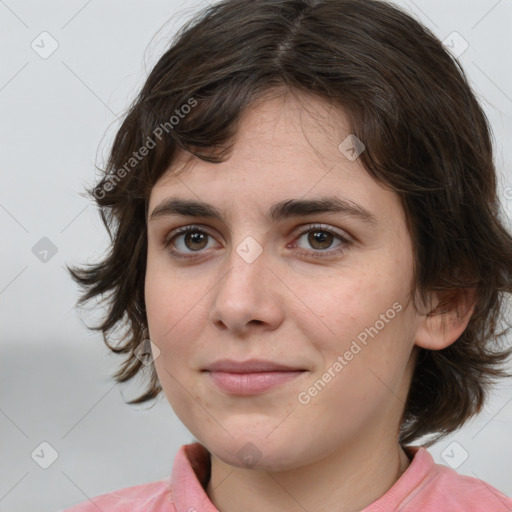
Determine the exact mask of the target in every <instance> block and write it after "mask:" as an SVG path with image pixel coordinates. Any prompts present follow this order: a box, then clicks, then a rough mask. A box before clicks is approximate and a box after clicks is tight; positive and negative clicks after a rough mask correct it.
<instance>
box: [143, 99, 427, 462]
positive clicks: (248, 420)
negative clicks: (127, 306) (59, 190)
mask: <svg viewBox="0 0 512 512" xmlns="http://www.w3.org/2000/svg"><path fill="white" fill-rule="evenodd" d="M347 126H348V125H347V123H346V118H345V117H344V115H343V113H342V112H341V111H339V110H334V109H329V107H328V106H326V105H325V104H324V103H323V102H322V101H321V100H319V99H316V98H314V97H302V98H301V99H300V102H299V101H298V99H297V98H296V97H292V96H288V97H286V98H268V99H267V100H265V101H263V102H261V103H259V104H258V105H256V106H253V107H252V108H250V109H248V110H246V111H245V113H244V115H243V117H242V120H241V125H240V130H239V133H238V137H237V142H236V145H235V146H234V150H233V153H232V154H231V156H230V158H229V159H228V160H227V161H225V162H224V163H221V164H212V163H208V162H204V161H201V160H199V159H196V158H194V159H193V160H192V161H190V162H189V163H188V164H187V166H186V167H183V165H184V163H185V160H178V161H176V162H175V163H174V164H173V166H172V168H171V169H169V171H168V172H167V174H165V175H164V176H163V177H162V178H161V179H160V180H159V181H158V182H157V183H156V185H155V186H154V188H153V190H152V192H151V197H150V203H149V220H148V253H147V256H148V258H147V272H146V282H145V300H146V309H147V317H148V324H149V333H150V338H151V341H152V342H153V343H154V345H156V347H158V349H159V350H160V354H159V355H158V357H157V358H156V359H155V366H156V370H157V373H158V377H159V379H160V383H161V385H162V388H163V391H164V393H165V395H166V397H167V399H168V400H169V403H170V404H171V406H172V408H173V409H174V411H175V413H176V414H177V416H178V417H179V418H180V419H181V421H182V422H183V423H184V425H185V426H186V427H187V428H188V429H189V431H190V432H191V433H192V434H193V435H194V436H195V438H196V439H197V440H198V441H200V442H201V443H202V444H203V445H205V446H206V447H207V448H208V450H209V451H210V452H212V453H213V454H214V455H216V456H217V457H218V458H220V459H221V460H223V461H224V462H225V463H227V464H231V465H234V466H238V467H244V465H245V466H247V464H248V460H250V461H251V462H250V463H251V464H252V467H254V468H261V469H269V468H272V469H284V468H293V467H299V466H302V465H305V464H307V463H309V462H312V461H315V460H319V459H320V458H322V457H325V456H328V455H330V454H334V453H335V452H336V451H338V450H343V449H346V448H347V447H349V446H350V447H354V446H360V447H363V446H366V447H368V448H370V447H372V446H374V445H375V444H376V443H378V442H380V441H379V440H382V438H383V436H388V437H389V438H390V439H393V441H394V442H395V444H396V435H397V431H398V425H399V419H400V415H401V412H402V410H403V407H404V402H405V399H406V395H407V390H408V386H409V381H410V377H411V375H412V368H413V354H414V353H415V352H414V351H413V348H414V338H415V332H416V330H417V328H418V325H419V316H418V315H417V314H416V312H415V310H414V308H413V306H412V303H411V302H410V288H411V283H412V270H413V252H412V245H411V239H410V236H409V233H408V231H407V228H406V219H405V216H404V212H403V210H402V207H401V205H400V202H399V199H398V196H397V195H396V194H395V193H394V192H391V191H389V190H386V189H385V188H383V187H382V186H381V185H379V184H378V183H377V182H376V181H375V180H374V179H373V178H372V177H370V175H369V174H368V173H367V172H366V171H365V169H364V167H363V166H362V164H361V162H360V160H359V158H356V159H354V154H353V153H351V152H345V153H344V152H343V151H341V150H340V149H339V145H340V143H341V142H342V141H344V140H345V139H346V137H347V136H348V135H349V134H350V132H349V131H348V128H347ZM363 142H364V141H363ZM343 148H345V146H342V149H343ZM178 169H180V170H182V172H180V173H177V172H176V171H177V170H178ZM170 199H174V200H181V201H194V202H203V203H207V205H209V207H210V209H212V208H214V209H215V210H216V211H217V213H218V217H215V216H213V217H212V216H210V215H209V213H211V212H209V211H207V210H206V209H202V210H201V209H197V208H196V209H192V208H190V205H189V207H186V205H185V206H183V205H182V206H181V207H177V203H174V205H173V206H172V205H170V204H167V207H166V206H165V204H166V202H168V201H169V200H170ZM323 199H325V200H326V201H325V202H323V203H320V205H318V204H316V207H313V206H315V204H314V202H315V201H320V200H323ZM292 201H293V202H294V203H295V202H297V203H296V207H293V208H292V207H291V202H292ZM283 202H285V203H284V207H283ZM286 202H288V203H286ZM334 203H336V204H337V205H338V208H332V207H330V206H328V205H331V206H332V204H334ZM286 204H288V207H286ZM275 205H281V208H279V207H275ZM308 205H309V206H308ZM157 210H159V213H157ZM271 213H273V215H272V216H271ZM152 214H153V218H151V217H152ZM184 229H188V230H189V231H188V232H183V230H184ZM180 230H181V232H180ZM221 359H229V360H232V361H235V362H246V361H249V360H255V359H257V360H265V361H267V362H270V363H275V364H279V365H285V366H287V367H288V369H294V370H295V371H283V368H280V371H269V370H272V368H270V369H269V368H267V369H264V368H262V369H261V370H262V371H261V372H258V373H254V370H255V369H254V368H253V369H252V370H253V372H252V374H251V373H247V370H246V373H245V374H240V373H239V374H237V375H234V374H233V371H232V370H231V371H227V372H220V371H217V372H216V371H205V369H207V368H208V367H210V365H212V364H213V363H215V362H218V361H219V360H221ZM225 369H226V368H225ZM273 369H274V370H276V369H279V368H273ZM227 370H229V369H227Z"/></svg>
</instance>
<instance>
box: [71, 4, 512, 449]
mask: <svg viewBox="0 0 512 512" xmlns="http://www.w3.org/2000/svg"><path fill="white" fill-rule="evenodd" d="M276 87H281V88H283V87H284V88H288V89H289V90H291V91H297V92H302V93H308V94H312V95H315V96H317V97H318V98H321V99H323V100H325V101H326V102H328V103H329V104H331V105H333V106H334V107H336V106H338V107H339V108H340V110H341V109H342V110H343V112H344V113H345V114H346V116H347V119H348V121H349V124H350V130H349V131H350V133H352V134H355V135H356V136H357V138H358V139H359V140H361V141H363V143H364V145H365V150H364V151H363V152H362V153H361V154H360V155H359V160H360V162H361V164H362V165H363V166H364V168H365V169H366V170H367V172H368V173H369V175H370V176H372V178H373V179H375V180H376V181H377V182H379V183H380V184H382V185H385V186H386V187H388V188H389V189H390V190H392V191H394V192H395V193H396V194H398V196H399V197H400V200H401V204H402V207H403V211H404V214H405V217H406V219H407V223H408V228H409V233H410V236H411V240H412V247H413V253H414V268H413V282H412V284H413V290H414V292H415V294H414V299H415V303H416V304H417V305H418V307H419V309H421V307H420V305H421V304H422V303H423V302H427V301H426V300H422V299H426V298H427V293H428V292H431V291H436V292H438V293H439V294H440V297H442V302H441V303H440V304H437V309H436V311H430V310H428V311H425V314H430V315H431V316H434V315H435V314H439V316H440V318H441V317H442V312H443V311H444V310H446V309H450V308H453V307H455V308H456V307H457V304H458V303H457V298H458V297H460V290H473V291H474V296H475V305H474V310H473V313H472V316H471V320H470V321H469V323H468V326H467V328H466V329H465V330H464V332H463V333H462V335H461V336H460V338H459V339H458V340H456V341H455V342H454V343H452V344H451V345H449V346H448V347H446V348H443V349H441V350H430V349H425V348H422V347H420V348H419V350H418V358H417V362H416V367H415V370H414V375H413V377H412V382H411V388H410V393H409V396H408V398H407V403H406V405H405V410H404V415H403V421H402V426H401V432H400V439H401V442H402V443H410V442H412V441H414V440H416V439H418V438H420V437H421V436H423V435H424V434H431V433H436V434H438V437H439V436H440V435H445V434H447V433H450V432H452V431H454V430H456V429H457V428H459V427H460V426H461V425H462V424H463V423H464V421H466V420H467V419H468V418H470V417H471V416H472V415H474V414H476V413H477V412H478V411H479V410H480V409H481V407H482V405H483V403H484V398H485V391H486V389H487V387H488V384H489V382H490V379H491V378H492V377H497V376H502V375H504V372H503V371H502V370H500V368H499V364H500V363H501V362H502V361H503V360H504V359H505V357H506V356H507V355H508V354H509V352H508V351H497V350H496V347H495V346H494V345H493V343H494V338H495V337H496V336H497V335H498V334H499V329H500V325H499V320H500V313H501V312H502V310H503V293H505V292H510V291H511V290H512V280H511V269H512V254H511V243H510V242H511V240H510V236H509V234H508V233H507V232H506V230H505V229H504V227H503V226H502V224H501V223H500V221H499V212H498V199H497V195H496V176H495V169H494V164H493V157H492V143H491V135H490V130H489V127H488V123H487V120H486V117H485V114H484V112H483V111H482V109H481V107H480V105H479V104H478V102H477V100H476V98H475V96H474V94H473V93H472V91H471V89H470V87H469V85H468V82H467V80H466V77H465V74H464V71H463V70H462V68H461V67H460V66H459V64H458V62H457V61H456V60H455V59H453V58H452V57H451V56H450V54H449V53H448V52H447V51H446V50H445V49H444V47H443V45H442V44H441V43H440V41H439V40H438V39H437V38H436V37H435V36H433V35H432V34H431V33H430V32H429V31H428V30H427V29H426V28H424V27H423V26H422V25H420V24H419V23H418V22H416V21H415V20H414V19H412V18H411V17H410V16H408V15H407V14H405V13H404V12H402V11H401V10H399V9H397V8H395V7H393V6H392V5H391V4H388V3H385V2H381V1H372V0H369V1H365V2H361V1H357V0H337V1H301V0H288V1H286V0H278V1H267V0H262V1H259V2H252V1H250V0H228V1H225V2H221V3H218V4H214V5H212V6H210V7H208V8H207V9H205V11H203V13H202V15H201V16H198V17H197V18H196V19H195V20H193V22H190V23H189V24H187V25H186V26H185V27H184V28H183V29H182V30H181V31H180V33H179V34H177V36H176V38H175V39H174V41H173V42H172V44H171V46H170V48H169V50H168V51H167V52H166V53H165V54H164V55H163V56H162V58H161V59H160V60H159V62H158V63H157V64H156V66H155V67H154V68H153V70H152V72H151V74H150V76H149V77H148V79H147V81H146V83H145V85H144V87H143V88H142V90H141V92H140V94H139V95H138V97H137V99H136V101H135V102H134V104H133V105H132V107H131V108H130V111H129V112H128V115H127V116H126V118H125V121H124V122H123V124H122V126H121V128H120V129H119V131H118V133H117V136H116V138H115V141H114V144H113V147H112V151H111V154H110V157H109V161H108V163H107V168H106V174H105V176H104V177H103V179H102V180H101V182H100V184H99V185H98V186H97V187H96V188H95V189H94V190H93V191H90V193H91V194H92V195H93V197H94V198H95V200H96V202H97V204H98V205H99V206H100V207H101V208H102V212H101V213H102V218H103V221H104V223H105V225H106V227H107V229H109V232H111V231H110V230H111V228H115V233H114V235H113V237H112V251H111V252H110V254H109V255H108V256H107V257H106V258H105V259H104V260H103V261H102V262H100V263H98V264H97V265H95V266H93V267H91V268H90V269H83V270H80V269H75V271H74V272H72V275H73V277H74V278H75V279H76V280H77V282H79V283H81V284H82V285H83V286H84V287H87V288H88V290H87V292H86V293H84V295H83V297H82V302H83V301H85V300H88V299H90V298H92V297H94V296H99V295H101V294H103V293H106V292H111V293H112V296H111V298H110V299H109V304H110V308H109V312H108V315H107V317H106V318H105V320H104V322H102V323H101V325H99V326H98V327H97V329H98V330H100V331H101V332H102V333H103V334H104V335H105V341H106V342H107V345H109V343H108V340H107V337H108V335H109V333H110V332H111V331H112V330H113V329H114V328H115V327H116V326H117V325H118V324H122V323H123V322H124V325H125V326H126V333H125V336H124V338H123V339H122V343H120V344H118V345H117V346H115V345H114V344H111V345H110V346H111V348H112V349H113V350H114V351H116V352H121V353H125V354H127V357H126V360H125V361H124V363H123V365H122V366H121V368H120V370H119V372H118V373H117V374H116V378H117V379H118V380H119V381H120V382H123V381H126V380H128V379H131V378H133V377H134V376H135V375H136V374H137V373H139V371H141V370H142V369H143V368H144V365H143V364H142V363H141V362H140V361H139V359H137V358H136V357H135V355H134V351H135V350H136V348H137V347H138V346H139V345H140V343H141V342H142V341H143V340H144V339H145V338H146V336H147V333H148V329H147V327H148V326H147V316H146V311H145V300H144V282H145V273H146V264H147V260H146V258H147V226H146V218H147V214H148V205H149V197H150V194H151V191H152V189H153V187H154V185H155V184H156V183H157V181H158V180H159V179H160V177H161V176H162V175H163V174H164V173H165V172H166V171H167V170H168V169H169V167H170V166H172V164H173V162H174V160H175V159H176V158H177V157H178V155H179V154H180V152H181V151H183V150H185V149H186V150H188V151H190V152H192V153H193V154H195V155H196V156H197V157H199V158H202V159H204V160H205V161H207V162H216V161H221V160H223V159H225V158H229V150H230V143H232V142H233V141H234V140H235V137H236V134H237V127H238V123H239V120H240V118H241V116H242V114H243V113H244V112H246V111H247V109H248V108H249V107H250V106H251V105H253V104H254V102H255V101H257V100H258V99H260V98H263V96H264V94H266V93H267V92H268V91H269V90H271V89H273V88H276ZM340 142H341V141H340ZM142 148H146V151H143V150H142ZM144 153H145V154H144ZM134 154H136V156H134ZM130 159H133V160H130ZM132 164H133V165H132ZM416 299H417V300H416ZM160 389H161V388H160V384H159V382H158V377H157V375H156V373H155V370H154V368H153V367H151V368H150V375H149V388H148V391H147V392H146V393H144V394H143V395H142V396H141V397H139V399H138V400H134V401H132V402H130V403H140V402H142V401H145V400H149V399H151V398H154V397H156V396H157V395H158V393H159V392H160Z"/></svg>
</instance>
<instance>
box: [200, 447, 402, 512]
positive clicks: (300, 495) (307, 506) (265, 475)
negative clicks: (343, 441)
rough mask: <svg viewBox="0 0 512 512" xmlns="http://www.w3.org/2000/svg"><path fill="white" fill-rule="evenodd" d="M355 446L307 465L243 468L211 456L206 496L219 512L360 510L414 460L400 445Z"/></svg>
mask: <svg viewBox="0 0 512 512" xmlns="http://www.w3.org/2000/svg"><path fill="white" fill-rule="evenodd" d="M392 441H393V442H389V443H387V444H385V443H384V442H382V440H375V441H374V442H373V443H368V440H367V439H361V441H360V442H357V441H356V442H354V441H353V440H352V441H351V443H350V446H348V447H343V449H340V450H338V451H337V452H333V453H331V454H328V455H327V456H326V457H324V458H322V459H320V460H317V461H315V462H313V463H311V464H308V465H306V466H301V467H297V468H293V469H289V470H283V471H275V472H274V471H265V470H253V469H242V468H238V467H234V466H231V465H228V464H225V463H224V462H223V461H221V460H220V459H218V458H217V457H216V456H215V455H213V454H211V463H212V466H211V478H210V480H209V482H208V486H207V489H206V492H207V494H208V496H209V498H210V500H211V501H212V503H213V504H214V505H215V506H216V508H217V510H219V511H220V512H235V511H236V512H238V511H240V510H244V512H260V511H261V510H265V511H266V512H278V511H279V512H282V510H283V509H284V510H287V511H289V512H304V510H307V511H308V512H324V511H325V512H326V511H329V512H333V511H336V512H355V511H359V510H361V509H363V508H365V507H367V506H368V505H370V504H371V503H373V502H374V501H376V500H377V499H378V498H380V497H381V496H382V495H383V494H385V493H386V492H387V491H388V490H389V489H390V488H391V487H392V486H393V485H394V483H395V482H396V481H397V480H398V479H399V478H400V476H401V475H402V474H403V473H404V471H405V470H406V469H407V467H408V466H409V464H410V460H409V458H408V457H407V455H406V454H405V452H404V451H403V449H402V448H401V446H400V445H399V444H398V443H397V442H396V438H392Z"/></svg>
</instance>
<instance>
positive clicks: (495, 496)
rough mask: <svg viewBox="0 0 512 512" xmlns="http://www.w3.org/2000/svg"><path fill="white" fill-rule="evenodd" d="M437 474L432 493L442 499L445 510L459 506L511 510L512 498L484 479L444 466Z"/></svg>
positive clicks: (481, 511) (475, 511)
mask: <svg viewBox="0 0 512 512" xmlns="http://www.w3.org/2000/svg"><path fill="white" fill-rule="evenodd" d="M437 475H438V477H437V478H434V479H433V481H432V493H433V494H434V495H436V496H439V498H442V499H443V501H444V503H445V504H444V507H445V509H446V510H457V509H456V508H454V507H459V509H460V510H464V511H467V512H488V511H490V510H492V511H494V512H511V511H512V499H511V498H509V497H508V496H505V494H503V493H502V492H501V491H499V490H498V489H496V488H495V487H493V486H492V485H490V484H489V483H487V482H485V481H484V480H480V479H478V478H475V477H472V476H466V475H461V474H459V473H457V472H456V471H455V470H454V469H451V468H448V467H446V466H440V469H439V471H438V473H437ZM460 507H464V508H463V509H462V508H460Z"/></svg>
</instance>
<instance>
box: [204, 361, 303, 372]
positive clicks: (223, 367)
mask: <svg viewBox="0 0 512 512" xmlns="http://www.w3.org/2000/svg"><path fill="white" fill-rule="evenodd" d="M204 370H206V371H211V372H213V371H216V372H230V373H257V372H279V371H281V372H292V371H295V372H296V371H301V370H304V368H298V367H294V366H287V365H284V364H278V363H274V362H272V361H264V360H263V359H250V360H248V361H233V360H232V359H219V360H218V361H215V362H214V363H212V364H210V365H208V366H207V367H206V368H205V369H204Z"/></svg>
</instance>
